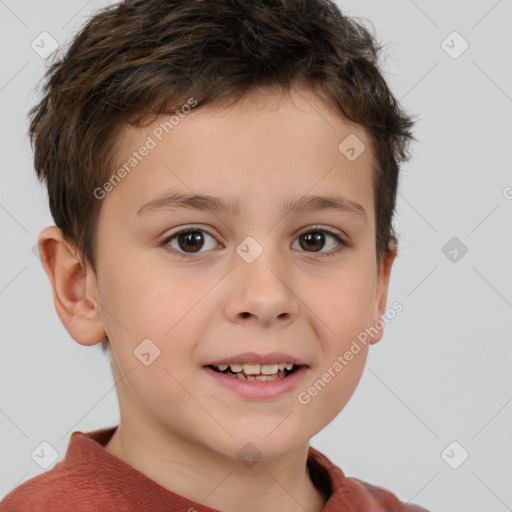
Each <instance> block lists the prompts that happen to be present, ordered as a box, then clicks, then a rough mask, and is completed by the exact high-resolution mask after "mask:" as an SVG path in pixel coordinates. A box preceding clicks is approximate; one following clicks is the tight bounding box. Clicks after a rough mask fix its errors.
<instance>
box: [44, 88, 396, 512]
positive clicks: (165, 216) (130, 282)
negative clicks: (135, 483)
mask: <svg viewBox="0 0 512 512" xmlns="http://www.w3.org/2000/svg"><path fill="white" fill-rule="evenodd" d="M168 117H169V116H165V117H164V118H162V119H168ZM162 119H158V120H156V121H155V122H154V123H153V124H152V125H149V126H147V127H144V128H133V127H130V128H126V129H124V133H123V136H122V137H121V138H120V140H122V143H120V145H118V147H117V148H116V151H117V152H118V154H119V157H120V158H119V162H125V161H126V160H127V158H129V156H130V154H131V153H132V151H134V150H136V149H137V148H140V146H142V145H143V144H144V142H145V141H146V138H147V136H148V135H149V134H151V131H152V130H153V129H154V128H155V127H156V126H157V125H158V123H159V122H161V121H162ZM350 134H355V135H357V137H358V138H359V139H360V140H361V141H363V142H364V143H365V145H366V150H365V151H364V152H363V153H362V154H361V155H360V156H359V157H358V158H357V159H356V160H355V161H349V160H348V159H347V158H346V157H345V156H344V155H343V154H341V153H340V151H339V150H338V145H339V144H340V142H341V141H343V140H344V139H345V138H346V137H347V136H348V135H350ZM372 159H373V156H372V151H371V147H370V141H369V138H368V136H367V134H366V132H365V131H364V130H363V129H362V128H361V127H358V126H354V125H352V124H348V123H346V122H345V121H343V120H342V119H341V118H340V117H339V116H338V115H337V114H336V113H334V112H332V111H331V110H330V109H328V107H327V106H325V105H324V104H323V103H322V102H321V101H320V100H319V99H318V98H317V97H316V96H315V95H314V93H313V92H311V91H309V90H307V89H299V88H295V89H293V90H292V93H291V95H286V96H283V97H281V96H278V95H277V94H276V93H275V92H272V91H270V90H260V91H258V92H252V93H251V94H250V95H248V96H247V97H245V98H244V99H243V100H241V101H240V102H238V103H236V104H235V105H234V106H232V107H230V108H229V109H226V108H219V107H218V106H217V108H214V107H212V106H207V107H203V108H200V109H198V110H196V111H194V110H193V111H192V113H190V114H188V115H186V116H184V118H183V119H181V121H180V123H179V125H177V126H176V127H175V128H174V130H172V132H170V133H169V134H168V135H165V137H164V138H163V140H162V141H161V142H159V143H158V145H157V146H156V147H155V148H154V149H152V150H151V151H150V152H149V154H148V155H147V156H146V157H145V158H144V159H143V160H142V161H141V162H140V163H138V165H137V166H136V167H135V168H134V169H133V170H132V171H131V172H130V174H128V175H127V176H126V177H125V178H124V179H123V180H122V182H121V183H120V184H118V185H117V186H116V187H115V188H114V190H112V191H110V192H109V193H108V194H107V196H106V197H105V199H103V200H102V201H103V202H102V209H101V214H100V218H99V224H98V253H97V257H98V259H97V265H98V267H97V274H95V273H94V272H93V270H92V269H91V267H90V265H88V263H87V262H84V261H83V259H82V257H81V255H80V253H79V252H78V251H77V250H76V249H75V248H74V247H73V246H72V245H71V244H68V243H66V242H65V241H64V239H63V237H62V233H61V232H60V230H59V229H58V228H56V227H55V226H50V227H48V228H46V229H44V230H43V231H42V232H41V234H40V237H39V247H40V252H41V256H42V261H43V265H44V268H45V271H46V273H47V274H48V277H49V279H50V282H51V284H52V289H53V298H54V303H55V307H56V310H57V313H58V315H59V317H60V319H61V321H62V322H63V324H64V326H65V327H66V329H67V330H68V332H69V333H70V335H71V336H72V337H73V339H74V340H76V341H77V342H78V343H80V344H82V345H95V344H97V343H100V342H101V341H102V340H103V339H104V338H105V336H108V339H109V342H110V350H111V359H112V370H113V374H114V378H115V380H116V382H118V384H117V393H118V398H119V403H120V410H121V421H120V424H119V427H118V429H117V431H116V433H115V434H114V436H113V438H112V440H111V441H110V442H109V443H108V445H107V446H106V449H107V451H108V452H110V453H111V454H113V455H115V456H117V457H119V458H120V459H122V460H124V461H125V462H127V463H128V464H130V465H131V466H133V467H134V468H136V469H137V470H139V471H141V472H142V473H144V474H145V475H146V476H148V477H149V478H151V479H152V480H154V481H155V482H157V483H158V484H160V485H161V486H163V487H165V488H167V489H169V490H171V491H173V492H176V493H178V494H181V495H183V496H185V497H187V498H189V499H191V500H193V501H197V502H200V503H203V504H204V505H207V506H210V507H212V508H215V509H219V510H222V511H226V512H235V511H237V512H238V511H239V510H245V511H247V512H252V511H261V510H266V511H269V512H277V511H283V510H286V511H304V510H307V511H315V512H317V511H320V510H321V509H322V508H323V506H324V504H325V501H326V499H327V497H326V496H323V495H322V493H321V492H320V491H319V490H318V489H316V488H315V486H314V485H313V483H312V481H311V479H310V476H309V471H308V468H307V466H306V461H307V455H308V447H309V439H310V438H311V437H312V436H313V435H315V434H316V433H317V432H319V431H320V430H321V429H322V428H324V427H325V426H326V425H327V424H328V423H329V422H330V421H332V420H333V419H334V418H335V417H336V415H337V414H338V413H339V412H340V411H341V410H342V409H343V407H344V406H345V405H346V403H347V402H348V401H349V399H350V397H351V396H352V394H353V392H354V390H355V389H356V387H357V384H358V382H359V380H360V378H361V375H362V372H363V369H364V365H365V362H366V357H367V352H368V345H362V350H361V351H360V352H359V353H358V354H357V355H356V356H354V358H353V359H352V360H351V361H350V363H349V364H347V366H346V367H345V368H344V369H343V371H341V372H339V373H338V374H336V376H335V377H334V378H333V379H332V380H331V382H330V383H329V384H328V385H326V386H325V388H324V389H323V390H322V391H321V392H320V393H318V394H317V396H315V397H314V398H312V399H311V401H310V402H309V403H308V404H307V405H304V404H301V403H300V402H299V401H298V393H299V392H301V391H304V390H307V389H308V388H309V387H310V386H311V385H312V384H313V383H314V382H315V381H317V380H318V379H319V378H320V376H321V375H322V374H323V373H324V372H325V371H326V370H327V369H328V368H329V367H331V366H332V365H333V363H334V362H335V361H336V358H337V357H338V356H339V355H343V354H344V353H345V351H346V350H348V349H349V347H350V346H351V343H352V342H353V340H355V339H356V338H357V336H358V334H359V333H361V332H362V331H364V329H365V328H367V327H370V326H372V325H374V324H375V322H377V321H378V320H379V318H381V315H383V314H384V313H385V311H386V297H387V292H388V283H389V277H390V272H391V266H392V263H393V260H394V258H395V256H396V247H392V251H391V253H390V254H389V255H388V256H386V257H385V258H384V260H383V261H382V263H381V264H380V265H378V262H377V259H376V253H375V219H374V216H375V211H374V196H373V194H374V192H373V187H372V181H371V166H372V163H373V160H372ZM163 191H179V192H185V193H186V192H192V191H193V192H194V193H196V194H200V193H202V194H209V195H213V196H219V197H223V198H228V197H229V198H235V199H238V200H239V201H240V204H241V209H240V212H239V214H238V215H237V216H234V215H231V214H229V213H227V212H216V213H212V212H209V211H192V210H184V209H183V210H180V209H174V210H171V209H168V210H162V211H158V212H153V213H151V214H150V215H149V214H148V215H147V216H145V217H141V218H138V217H137V216H136V214H137V211H138V209H139V208H140V207H141V206H143V205H144V204H146V203H148V202H149V201H151V200H152V199H154V198H155V197H157V196H158V195H160V194H161V193H162V192H163ZM333 192H336V193H338V194H342V195H344V196H345V197H347V198H349V199H351V200H353V201H357V202H358V203H360V204H361V205H362V206H363V208H364V210H365V211H366V214H367V222H364V221H363V220H361V219H360V218H358V217H357V216H355V215H353V214H350V213H346V212H339V211H319V212H302V213H289V214H287V215H284V216H283V215H282V214H281V212H280V208H281V204H282V203H283V202H284V201H286V200H288V199H291V198H300V197H301V196H303V195H305V194H318V195H332V193H333ZM198 225H199V226H198ZM318 225H320V227H327V228H329V227H331V228H332V229H334V230H335V231H337V232H340V233H341V236H342V237H344V239H345V240H347V241H350V246H349V247H346V248H345V249H344V250H343V251H341V252H337V253H334V251H335V249H336V248H338V247H340V246H339V244H338V243H337V242H336V241H335V240H334V239H332V238H330V236H329V234H328V233H326V234H325V239H324V245H323V247H322V244H320V245H319V246H318V248H315V246H314V244H313V246H311V245H307V244H306V245H302V246H301V245H300V243H299V235H301V234H302V233H306V232H311V231H315V229H309V231H308V229H305V228H309V227H311V226H318ZM183 227H196V229H199V228H202V229H207V230H208V232H209V233H211V235H212V236H213V238H210V236H209V235H208V234H207V233H206V234H205V233H204V232H202V233H203V234H204V237H205V238H204V246H203V248H201V247H200V246H198V249H197V250H198V251H199V252H195V253H192V255H191V256H192V257H191V258H190V259H185V258H183V257H181V256H179V255H178V254H177V253H176V252H175V253H172V252H169V251H166V250H165V248H164V247H163V246H159V242H160V241H161V240H163V239H164V238H165V237H166V236H168V235H170V234H172V233H173V232H175V231H177V230H178V228H183ZM247 236H251V237H253V238H254V239H255V240H256V241H257V242H258V243H259V244H260V246H261V247H262V248H263V253H262V254H261V255H260V256H259V257H258V258H257V259H256V260H255V261H254V262H253V263H251V264H249V263H247V262H246V261H244V259H242V258H241V257H240V256H239V255H238V254H237V252H236V247H237V246H238V245H239V244H240V243H241V242H242V241H243V240H244V239H245V238H246V237H247ZM310 243H311V242H310ZM170 244H171V242H169V245H170ZM172 247H173V248H174V249H175V251H180V249H181V252H182V253H184V252H185V250H184V249H183V245H181V246H180V245H179V244H178V241H177V239H175V240H174V242H172ZM329 252H330V253H331V254H332V256H330V257H325V256H323V254H327V253H329ZM185 254H186V252H185ZM189 254H190V253H189ZM244 313H245V314H244ZM382 334H383V331H382V330H380V331H379V332H378V333H377V334H375V335H374V336H373V338H371V340H370V343H369V344H373V343H376V342H378V341H379V340H380V339H381V337H382ZM146 338H149V339H150V340H152V342H153V343H154V344H155V345H156V346H158V348H159V349H160V356H159V357H158V358H157V359H155V360H154V362H153V363H152V364H151V365H149V366H145V365H143V364H142V363H141V362H140V361H139V359H137V358H136V357H135V356H134V354H133V351H134V350H135V349H136V347H137V346H138V345H139V344H140V343H141V341H142V340H144V339H146ZM246 351H254V352H265V353H266V352H272V351H279V352H285V353H288V354H292V355H294V356H296V357H298V358H300V359H302V361H304V362H306V363H307V364H308V365H309V370H310V371H309V372H308V374H307V375H306V376H305V378H304V381H303V382H302V383H301V385H300V386H299V387H298V388H297V389H296V390H294V391H293V392H291V393H288V394H286V395H284V396H282V397H280V398H277V399H273V400H260V401H251V400H247V399H243V398H240V397H238V396H237V395H235V394H233V393H231V392H230V391H226V390H224V389H221V388H220V387H216V386H215V385H212V384H211V380H210V379H208V378H207V376H206V375H205V374H204V370H203V369H202V367H203V365H205V364H207V363H208V362H211V361H214V360H218V359H221V358H223V357H225V356H227V355H232V354H237V353H240V352H246ZM248 442H251V443H253V444H254V445H255V446H256V447H257V448H258V450H259V451H260V453H261V458H260V459H259V460H258V462H257V463H256V464H254V465H252V466H250V467H249V466H248V465H246V464H244V463H243V461H241V460H240V459H239V457H238V456H237V452H238V451H239V450H240V449H241V448H242V447H244V446H245V445H246V443H248ZM205 497H206V498H205Z"/></svg>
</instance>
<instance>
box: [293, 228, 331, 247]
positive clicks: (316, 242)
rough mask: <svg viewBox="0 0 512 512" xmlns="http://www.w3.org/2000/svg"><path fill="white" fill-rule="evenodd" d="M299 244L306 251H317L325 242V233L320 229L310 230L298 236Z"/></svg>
mask: <svg viewBox="0 0 512 512" xmlns="http://www.w3.org/2000/svg"><path fill="white" fill-rule="evenodd" d="M299 243H300V246H301V247H302V248H303V249H305V250H307V251H310V250H312V251H317V250H320V249H322V248H323V246H324V244H325V235H324V234H323V233H322V232H321V231H310V232H309V233H304V234H303V235H300V237H299Z"/></svg>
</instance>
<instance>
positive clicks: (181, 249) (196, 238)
mask: <svg viewBox="0 0 512 512" xmlns="http://www.w3.org/2000/svg"><path fill="white" fill-rule="evenodd" d="M209 239H211V240H210V241H209ZM216 242H217V241H216V240H215V238H214V237H213V236H212V235H211V234H210V233H208V231H206V230H204V229H198V228H188V229H182V230H181V231H178V232H177V233H174V234H172V235H170V236H168V237H167V238H166V239H165V240H163V241H162V242H161V244H160V245H162V246H164V247H165V248H166V249H167V250H169V251H171V252H173V253H177V254H179V255H180V256H184V257H187V256H193V255H194V254H201V253H202V252H206V250H208V249H215V247H217V246H218V244H217V243H216ZM208 245H209V246H208ZM205 246H206V250H205V251H201V249H203V248H204V247H205Z"/></svg>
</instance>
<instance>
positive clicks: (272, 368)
mask: <svg viewBox="0 0 512 512" xmlns="http://www.w3.org/2000/svg"><path fill="white" fill-rule="evenodd" d="M228 366H229V368H230V370H231V371H232V372H233V373H237V372H241V371H242V370H243V371H244V373H245V374H247V375H258V374H260V373H261V374H262V375H273V374H275V373H277V372H278V371H282V370H284V369H286V370H291V369H292V368H293V363H276V364H251V363H244V364H230V365H227V364H219V365H218V366H217V368H218V369H219V371H221V372H223V371H224V370H227V368H228Z"/></svg>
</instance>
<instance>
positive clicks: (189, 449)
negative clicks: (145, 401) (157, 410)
mask: <svg viewBox="0 0 512 512" xmlns="http://www.w3.org/2000/svg"><path fill="white" fill-rule="evenodd" d="M128 425H130V427H129V426H128ZM131 425H133V423H131V422H130V423H125V424H123V421H122V420H121V422H120V424H119V427H118V428H117V430H116V431H115V433H114V435H113V436H112V438H111V439H110V441H109V442H108V443H107V445H106V446H105V449H106V450H107V451H108V452H109V453H110V454H112V455H115V456H116V457H118V458H119V459H121V460H123V461H124V462H126V463H127V464H129V465H130V466H132V467H134V468H135V469H136V470H138V471H140V472H141V473H143V474H144V475H146V476H147V477H148V478H150V479H151V480H153V481H154V482H156V483H157V484H159V485H161V486H162V487H164V488H166V489H168V490H169V491H171V492H174V493H176V494H179V495H181V496H183V497H185V498H187V499H189V500H191V501H195V502H197V503H201V504H202V505H205V506H208V507H211V508H214V509H217V510H222V511H223V512H239V511H240V510H244V511H245V512H259V511H261V510H265V511H267V512H283V511H287V512H295V511H296V512H305V511H307V512H320V511H321V510H322V509H323V507H324V505H325V502H326V497H325V496H324V495H323V494H322V493H321V492H320V490H319V489H317V488H316V487H315V486H314V484H313V482H312V481H311V478H310V475H309V471H308V467H307V457H308V449H309V445H308V443H305V444H304V445H301V446H300V447H298V448H297V449H296V450H294V451H293V452H292V453H290V454H288V455H287V456H286V457H282V458H279V459H276V460H259V461H257V462H256V463H254V464H253V465H250V464H247V463H244V462H241V461H239V460H233V459H232V458H230V457H226V456H224V455H223V454H219V453H218V452H215V451H212V450H210V449H209V448H208V447H206V446H197V444H193V443H190V442H189V441H188V440H186V439H183V438H177V437H175V436H174V435H173V434H172V433H169V432H168V431H165V432H164V431H162V430H161V429H160V428H158V426H156V427H155V428H148V429H144V430H141V429H139V428H137V427H133V426H131Z"/></svg>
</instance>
